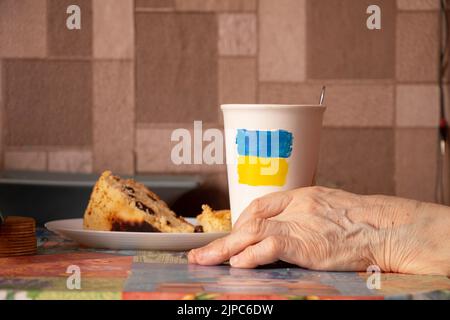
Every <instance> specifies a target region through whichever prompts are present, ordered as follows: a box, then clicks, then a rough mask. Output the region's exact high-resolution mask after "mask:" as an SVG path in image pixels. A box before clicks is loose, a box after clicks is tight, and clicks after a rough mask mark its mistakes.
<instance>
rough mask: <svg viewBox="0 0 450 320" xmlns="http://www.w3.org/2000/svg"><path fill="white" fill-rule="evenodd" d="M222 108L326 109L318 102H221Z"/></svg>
mask: <svg viewBox="0 0 450 320" xmlns="http://www.w3.org/2000/svg"><path fill="white" fill-rule="evenodd" d="M220 109H222V110H252V109H253V110H254V109H256V110H261V109H326V105H320V104H263V103H261V104H245V103H242V104H222V105H220Z"/></svg>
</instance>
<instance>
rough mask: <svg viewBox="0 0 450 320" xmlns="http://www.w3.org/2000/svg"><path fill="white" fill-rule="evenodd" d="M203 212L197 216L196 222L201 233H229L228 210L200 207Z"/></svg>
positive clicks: (229, 214)
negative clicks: (200, 228)
mask: <svg viewBox="0 0 450 320" xmlns="http://www.w3.org/2000/svg"><path fill="white" fill-rule="evenodd" d="M202 210H203V212H202V213H201V214H199V215H198V216H197V221H198V223H199V224H200V226H201V227H202V230H203V232H206V233H209V232H230V231H231V212H230V210H213V209H212V208H211V207H210V206H208V205H206V204H204V205H202Z"/></svg>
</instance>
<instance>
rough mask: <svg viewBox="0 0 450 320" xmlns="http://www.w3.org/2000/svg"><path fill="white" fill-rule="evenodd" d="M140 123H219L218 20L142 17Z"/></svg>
mask: <svg viewBox="0 0 450 320" xmlns="http://www.w3.org/2000/svg"><path fill="white" fill-rule="evenodd" d="M136 63H137V66H136V72H137V75H136V79H137V93H136V97H137V121H138V122H140V123H145V122H147V123H158V122H167V123H174V122H189V121H193V120H203V121H212V122H216V121H217V115H218V107H217V105H218V97H217V96H218V94H217V86H218V83H217V81H218V80H217V21H216V19H215V16H214V14H205V13H202V14H193V13H192V14H190V13H184V14H174V13H137V14H136Z"/></svg>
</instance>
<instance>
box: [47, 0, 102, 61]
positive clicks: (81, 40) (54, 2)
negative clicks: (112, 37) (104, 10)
mask: <svg viewBox="0 0 450 320" xmlns="http://www.w3.org/2000/svg"><path fill="white" fill-rule="evenodd" d="M72 4H76V5H78V6H79V7H80V9H81V29H80V30H69V29H67V27H66V21H67V18H68V17H69V15H68V14H67V13H66V11H67V8H68V7H69V6H70V5H72ZM47 16H48V50H49V55H50V56H68V57H73V56H83V57H85V56H87V57H89V56H91V55H92V29H93V27H92V0H77V1H76V2H74V1H73V0H48V13H47Z"/></svg>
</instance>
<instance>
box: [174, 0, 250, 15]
mask: <svg viewBox="0 0 450 320" xmlns="http://www.w3.org/2000/svg"><path fill="white" fill-rule="evenodd" d="M256 3H257V2H256V0H175V6H176V9H177V10H180V11H238V12H239V11H255V10H256Z"/></svg>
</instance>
